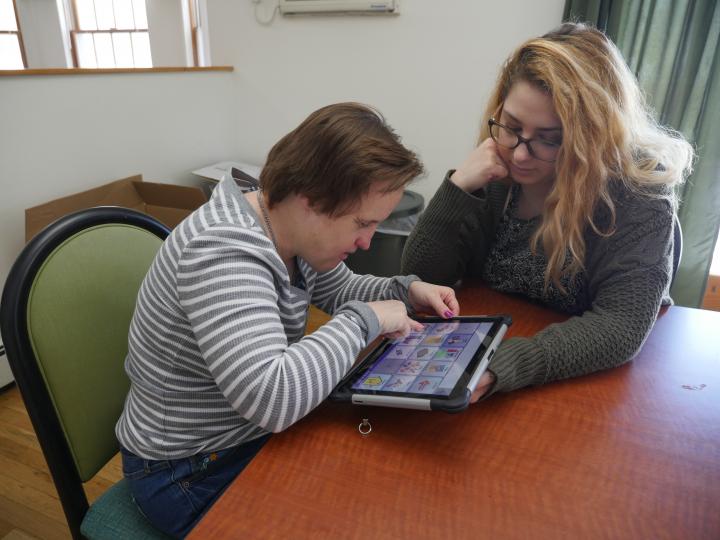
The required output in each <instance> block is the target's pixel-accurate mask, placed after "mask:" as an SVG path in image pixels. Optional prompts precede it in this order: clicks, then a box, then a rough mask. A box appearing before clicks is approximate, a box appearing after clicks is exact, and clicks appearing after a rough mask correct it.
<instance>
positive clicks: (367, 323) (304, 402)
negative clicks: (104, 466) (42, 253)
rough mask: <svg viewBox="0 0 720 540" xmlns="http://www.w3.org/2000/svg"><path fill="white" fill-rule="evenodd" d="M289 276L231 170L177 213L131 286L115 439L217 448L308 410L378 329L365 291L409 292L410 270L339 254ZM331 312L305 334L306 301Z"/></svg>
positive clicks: (180, 453)
mask: <svg viewBox="0 0 720 540" xmlns="http://www.w3.org/2000/svg"><path fill="white" fill-rule="evenodd" d="M298 269H299V271H300V272H301V273H302V277H303V278H304V281H305V288H304V289H300V288H297V287H295V286H293V284H291V283H290V278H289V275H288V272H287V269H286V267H285V265H284V264H283V262H282V260H281V259H280V256H279V255H278V253H277V251H276V250H275V247H274V245H273V243H272V242H271V241H270V239H269V238H268V237H267V236H266V235H265V232H264V230H263V228H262V226H261V225H260V221H259V219H258V216H257V215H256V214H255V212H254V211H253V210H252V208H251V207H250V205H249V204H248V203H247V201H246V200H245V197H244V196H243V194H242V193H241V192H240V190H239V189H238V188H237V186H236V185H235V184H234V182H233V181H232V180H228V181H223V182H221V183H220V185H219V186H218V187H217V188H216V189H215V191H214V193H213V196H212V198H211V199H210V200H209V201H208V202H207V203H206V204H204V205H203V206H202V207H200V208H199V209H198V210H197V211H195V212H194V213H193V214H191V215H190V216H189V217H188V218H187V219H186V220H185V221H183V222H182V223H181V224H180V225H179V226H178V227H177V228H176V229H175V230H174V231H173V232H172V234H171V235H170V236H169V237H168V238H167V240H166V241H165V243H164V244H163V246H162V248H161V249H160V251H159V252H158V255H157V256H156V258H155V260H154V262H153V264H152V266H151V268H150V270H149V272H148V274H147V276H146V277H145V280H144V281H143V284H142V286H141V288H140V292H139V294H138V299H137V305H136V308H135V313H134V316H133V319H132V323H131V326H130V334H129V340H128V343H129V349H128V356H127V358H126V360H125V370H126V372H127V374H128V376H129V377H130V391H129V393H128V396H127V399H126V401H125V408H124V410H123V413H122V415H121V417H120V419H119V421H118V423H117V426H116V429H115V431H116V434H117V437H118V440H119V441H120V443H121V444H122V445H123V446H124V447H125V448H127V449H128V450H130V451H131V452H133V453H134V454H136V455H138V456H141V457H144V458H146V459H177V458H182V457H188V456H191V455H194V454H197V453H200V452H206V451H212V450H222V449H224V448H228V447H231V446H234V445H237V444H240V443H243V442H247V441H250V440H252V439H255V438H257V437H260V436H262V435H264V434H266V433H268V432H278V431H282V430H283V429H285V428H287V427H288V426H290V425H292V424H293V423H294V422H296V421H297V420H299V419H300V418H302V417H303V416H305V415H306V414H307V413H308V412H310V411H311V410H312V409H313V408H314V407H315V406H317V405H318V404H319V403H320V402H321V401H322V400H323V399H325V398H326V397H327V395H328V394H329V393H330V391H331V390H332V388H333V387H334V386H335V385H336V384H337V383H338V382H339V380H340V379H341V378H342V376H343V375H344V374H345V373H346V372H347V371H348V369H349V368H350V366H351V365H352V363H353V361H354V359H355V357H356V356H357V354H358V353H359V352H360V351H361V350H362V349H363V348H364V347H366V346H367V344H368V343H369V342H370V341H372V340H373V339H374V338H375V337H376V336H377V334H378V332H379V323H378V320H377V317H376V316H375V314H374V313H373V312H372V310H371V309H370V308H369V307H368V306H367V305H366V304H365V302H368V301H372V300H389V299H398V300H402V301H405V302H407V288H408V286H409V284H410V283H411V282H412V281H413V280H415V279H417V278H415V277H414V276H412V277H403V278H379V277H373V276H358V275H355V274H353V273H352V272H351V271H350V270H349V269H348V268H347V267H346V266H345V265H344V264H342V263H341V264H339V265H338V266H337V267H336V268H334V269H333V270H330V271H328V272H325V273H317V272H315V271H314V270H313V269H312V268H311V267H310V266H309V265H308V264H307V263H306V262H305V261H304V260H302V259H300V258H298ZM310 303H312V304H314V305H316V306H318V307H319V308H321V309H323V310H325V311H327V312H329V313H331V314H332V315H333V317H332V319H331V320H330V321H329V322H328V323H327V324H325V325H323V326H322V327H321V328H320V329H318V330H317V331H315V332H313V333H312V334H309V335H307V336H304V337H303V335H304V333H305V325H306V316H307V310H308V307H309V304H310Z"/></svg>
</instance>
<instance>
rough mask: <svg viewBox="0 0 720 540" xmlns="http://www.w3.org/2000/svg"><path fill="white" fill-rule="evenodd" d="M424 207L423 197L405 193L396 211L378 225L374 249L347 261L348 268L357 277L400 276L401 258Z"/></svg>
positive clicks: (372, 243) (374, 237)
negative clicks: (360, 275)
mask: <svg viewBox="0 0 720 540" xmlns="http://www.w3.org/2000/svg"><path fill="white" fill-rule="evenodd" d="M424 206H425V201H424V199H423V197H422V195H420V194H419V193H415V192H414V191H405V192H404V193H403V197H402V199H400V202H399V203H398V205H397V206H396V207H395V210H393V211H392V213H391V214H390V216H388V218H387V219H386V220H385V221H383V222H382V223H380V225H378V228H377V231H376V232H375V234H374V235H373V237H372V242H370V249H368V250H367V251H363V250H362V249H358V250H357V251H356V252H355V253H353V254H352V255H350V256H349V257H348V258H347V259H346V260H345V264H347V265H348V267H349V268H350V269H351V270H352V271H353V272H355V273H356V274H372V275H374V276H387V277H390V276H397V275H399V274H400V256H401V255H402V251H403V247H405V241H406V240H407V237H408V236H409V235H410V232H411V231H412V229H413V227H414V226H415V224H416V223H417V220H418V217H420V213H421V212H422V210H423V207H424Z"/></svg>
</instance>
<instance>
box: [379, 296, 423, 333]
mask: <svg viewBox="0 0 720 540" xmlns="http://www.w3.org/2000/svg"><path fill="white" fill-rule="evenodd" d="M368 306H369V307H370V309H372V310H373V311H374V312H375V315H376V316H377V318H378V321H379V322H380V334H381V335H383V336H385V337H388V338H391V339H398V338H403V337H405V336H407V335H408V334H409V333H410V332H421V331H422V330H423V328H424V326H423V325H422V324H420V323H419V322H417V321H414V320H412V319H411V318H410V317H408V314H407V309H406V308H405V304H403V303H402V302H400V301H399V300H381V301H379V302H368Z"/></svg>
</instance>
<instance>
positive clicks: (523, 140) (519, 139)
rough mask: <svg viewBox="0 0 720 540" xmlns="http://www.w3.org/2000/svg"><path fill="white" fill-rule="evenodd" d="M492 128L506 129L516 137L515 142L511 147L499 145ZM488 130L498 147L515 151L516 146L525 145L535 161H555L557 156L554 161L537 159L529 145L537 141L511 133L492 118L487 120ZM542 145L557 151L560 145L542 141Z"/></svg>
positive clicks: (509, 129) (551, 161)
mask: <svg viewBox="0 0 720 540" xmlns="http://www.w3.org/2000/svg"><path fill="white" fill-rule="evenodd" d="M493 126H498V127H501V128H503V129H507V130H508V131H509V132H510V133H512V134H513V135H515V137H517V142H516V143H515V144H514V145H513V146H507V145H506V144H503V143H501V142H500V141H498V140H497V139H496V138H495V135H493V129H492V128H493ZM488 129H489V130H490V136H491V137H492V139H493V141H495V142H496V143H498V144H499V145H500V146H502V147H503V148H507V149H509V150H515V149H516V148H517V147H518V146H520V145H521V144H523V143H525V146H526V147H527V149H528V152H529V153H530V155H531V156H532V157H534V158H535V159H537V160H540V161H544V162H545V163H555V162H556V161H557V156H555V158H554V159H543V158H541V157H538V155H537V154H536V153H535V151H534V150H533V147H532V144H530V143H532V142H533V141H535V140H537V139H535V138H530V139H526V138H525V137H523V136H522V135H520V134H519V133H515V131H513V130H512V129H511V128H509V127H508V126H506V125H505V124H501V123H500V122H498V121H497V120H495V118H494V117H493V118H490V119H489V120H488ZM543 144H549V145H551V146H555V147H556V148H557V149H558V150H559V149H560V146H561V144H562V143H561V144H555V143H552V142H550V141H544V142H543Z"/></svg>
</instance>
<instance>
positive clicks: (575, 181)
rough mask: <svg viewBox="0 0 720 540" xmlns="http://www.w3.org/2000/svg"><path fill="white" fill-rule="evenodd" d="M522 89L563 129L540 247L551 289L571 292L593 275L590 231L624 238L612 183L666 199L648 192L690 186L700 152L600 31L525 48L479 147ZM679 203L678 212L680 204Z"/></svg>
mask: <svg viewBox="0 0 720 540" xmlns="http://www.w3.org/2000/svg"><path fill="white" fill-rule="evenodd" d="M518 81H525V82H528V83H530V84H532V85H533V86H535V87H536V88H538V89H540V90H542V91H543V92H546V93H547V94H548V95H549V96H550V97H551V98H552V102H553V105H554V107H555V112H556V113H557V115H558V116H559V117H560V120H561V123H562V130H563V142H562V145H561V147H560V150H559V153H558V156H557V160H556V162H555V174H556V176H555V182H554V186H553V188H552V190H551V192H550V193H549V194H548V197H547V198H546V200H545V206H544V210H543V220H542V224H541V225H540V227H539V228H538V230H537V231H536V232H535V234H534V235H533V237H532V238H531V241H530V244H531V249H532V250H533V252H536V251H537V247H538V244H539V243H542V247H543V250H544V252H545V255H546V257H547V261H548V264H547V267H546V269H545V287H546V288H547V286H548V285H549V283H550V282H551V281H552V283H554V284H555V285H556V286H557V287H558V288H559V289H560V290H562V291H564V287H563V286H562V284H561V283H560V278H561V276H563V275H565V274H569V275H571V276H572V275H574V274H576V273H577V272H578V271H580V270H581V269H582V268H583V263H584V258H585V241H584V239H583V232H584V231H585V230H586V227H588V226H589V227H591V228H592V230H593V231H595V233H597V234H600V235H605V236H607V235H611V234H612V233H613V231H614V227H615V207H614V204H613V201H612V199H611V197H610V193H609V184H610V181H611V180H618V181H621V182H623V183H624V184H625V185H626V186H627V187H628V188H629V189H631V190H634V191H636V192H637V191H639V192H643V193H645V194H647V195H648V196H656V195H653V193H655V194H656V193H657V190H652V189H648V188H652V187H653V186H658V185H662V184H664V185H669V186H672V185H674V184H677V183H679V182H682V181H684V179H685V178H686V177H687V175H688V174H689V173H690V171H691V167H692V161H693V157H694V152H693V149H692V147H691V145H690V144H689V143H688V142H687V141H685V139H684V138H683V137H682V136H681V135H680V134H679V133H677V132H675V131H673V130H670V129H667V128H665V127H662V126H660V125H659V124H658V123H657V122H656V121H655V120H654V118H653V115H652V112H651V111H650V109H649V107H648V106H647V104H646V102H645V99H644V97H643V94H642V93H641V91H640V88H639V87H638V83H637V79H636V78H635V76H634V75H633V74H632V72H631V71H630V69H629V68H628V66H627V64H626V63H625V61H624V59H623V57H622V54H621V53H620V51H619V50H618V49H617V47H616V46H615V45H614V44H613V43H612V41H611V40H610V39H609V38H608V37H607V36H606V35H605V34H603V33H602V32H600V31H598V30H596V29H595V28H592V27H590V26H587V25H585V24H579V23H566V24H563V25H562V26H560V27H559V28H558V29H556V30H554V31H552V32H550V33H548V34H545V35H544V36H542V37H539V38H535V39H531V40H529V41H527V42H525V43H524V44H522V45H521V46H520V47H519V48H518V49H517V50H516V51H515V52H514V53H513V54H512V55H511V56H510V58H509V59H508V60H507V61H506V62H505V64H504V66H503V68H502V70H501V73H500V76H499V78H498V80H497V84H496V85H495V88H494V90H493V93H492V95H491V97H490V100H489V102H488V105H487V109H486V114H485V117H484V121H483V127H482V129H481V133H480V140H479V142H482V141H483V140H485V139H486V138H487V137H489V136H490V133H489V129H488V126H487V125H486V121H487V118H489V117H491V116H493V115H494V114H496V113H497V112H498V111H499V110H501V109H502V105H503V103H504V101H505V99H506V97H507V95H508V93H509V92H510V88H511V87H512V86H513V84H515V83H516V82H518ZM478 144H479V143H478ZM669 197H670V198H671V200H672V203H673V205H676V204H677V202H676V199H675V196H674V195H670V196H669ZM599 204H603V205H605V206H607V208H608V209H609V211H610V215H611V224H610V226H609V228H608V229H607V230H600V229H599V227H598V226H597V225H596V223H595V220H594V216H595V210H596V208H597V207H598V205H599ZM568 253H569V254H570V262H569V263H567V262H566V258H567V254H568Z"/></svg>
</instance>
